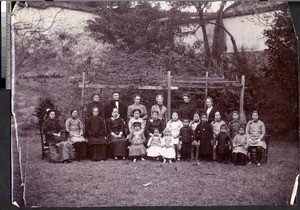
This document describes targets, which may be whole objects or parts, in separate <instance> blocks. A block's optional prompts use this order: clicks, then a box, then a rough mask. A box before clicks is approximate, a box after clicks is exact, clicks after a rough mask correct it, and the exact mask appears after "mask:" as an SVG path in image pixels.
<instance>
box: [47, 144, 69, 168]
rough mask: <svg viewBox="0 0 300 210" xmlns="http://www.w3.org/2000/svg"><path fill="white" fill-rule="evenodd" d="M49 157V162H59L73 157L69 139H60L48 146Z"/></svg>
mask: <svg viewBox="0 0 300 210" xmlns="http://www.w3.org/2000/svg"><path fill="white" fill-rule="evenodd" d="M49 158H50V161H51V162H55V163H59V162H63V161H65V160H70V159H73V158H74V152H73V146H72V143H71V142H70V141H62V142H59V143H56V144H50V146H49Z"/></svg>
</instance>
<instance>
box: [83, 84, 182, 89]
mask: <svg viewBox="0 0 300 210" xmlns="http://www.w3.org/2000/svg"><path fill="white" fill-rule="evenodd" d="M79 87H80V88H83V85H82V83H79ZM85 88H96V89H105V88H107V89H110V88H112V89H114V88H120V89H121V88H137V89H141V90H165V89H167V87H164V86H151V85H99V84H86V85H85ZM171 90H178V87H174V86H171Z"/></svg>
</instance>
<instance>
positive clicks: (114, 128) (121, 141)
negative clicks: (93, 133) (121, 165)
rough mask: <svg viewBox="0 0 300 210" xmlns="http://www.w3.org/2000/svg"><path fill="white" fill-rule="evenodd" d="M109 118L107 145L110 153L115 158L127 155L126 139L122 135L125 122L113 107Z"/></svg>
mask: <svg viewBox="0 0 300 210" xmlns="http://www.w3.org/2000/svg"><path fill="white" fill-rule="evenodd" d="M111 115H112V116H111V118H110V119H108V120H107V132H108V147H109V151H110V154H112V155H113V157H114V158H115V159H116V160H117V159H118V157H122V158H123V160H124V159H125V157H126V156H127V140H126V139H125V137H124V135H123V131H124V125H125V122H124V121H123V119H122V118H120V114H119V110H118V109H117V108H113V111H112V114H111Z"/></svg>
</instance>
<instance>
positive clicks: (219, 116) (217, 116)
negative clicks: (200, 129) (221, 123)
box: [215, 112, 221, 120]
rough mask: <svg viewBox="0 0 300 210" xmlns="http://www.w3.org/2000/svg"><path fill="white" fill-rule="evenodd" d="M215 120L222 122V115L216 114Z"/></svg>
mask: <svg viewBox="0 0 300 210" xmlns="http://www.w3.org/2000/svg"><path fill="white" fill-rule="evenodd" d="M215 120H221V114H220V112H216V113H215Z"/></svg>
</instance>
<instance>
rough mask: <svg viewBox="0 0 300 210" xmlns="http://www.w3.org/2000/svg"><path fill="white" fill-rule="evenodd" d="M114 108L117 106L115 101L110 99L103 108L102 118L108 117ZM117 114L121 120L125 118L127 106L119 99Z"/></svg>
mask: <svg viewBox="0 0 300 210" xmlns="http://www.w3.org/2000/svg"><path fill="white" fill-rule="evenodd" d="M114 108H117V107H116V104H115V101H110V102H109V103H108V104H106V106H105V108H104V118H105V119H108V118H110V117H111V113H112V111H113V109H114ZM119 114H120V117H121V118H122V119H123V120H126V119H127V106H126V105H125V104H123V103H122V102H120V101H119Z"/></svg>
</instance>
